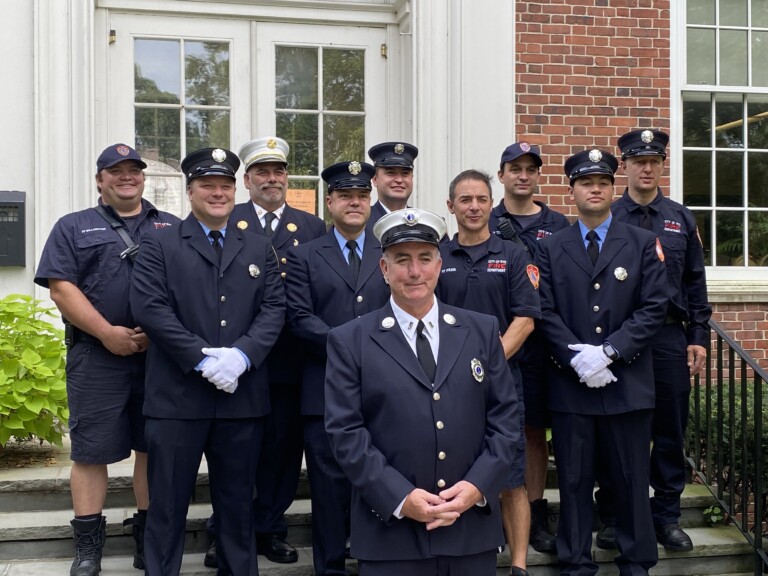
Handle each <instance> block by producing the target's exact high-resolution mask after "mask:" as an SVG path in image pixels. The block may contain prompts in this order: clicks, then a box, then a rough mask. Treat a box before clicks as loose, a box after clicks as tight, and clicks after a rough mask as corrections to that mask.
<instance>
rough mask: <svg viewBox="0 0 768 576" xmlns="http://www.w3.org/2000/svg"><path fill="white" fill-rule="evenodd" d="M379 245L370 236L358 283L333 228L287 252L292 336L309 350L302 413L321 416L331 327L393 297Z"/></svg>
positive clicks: (289, 318)
mask: <svg viewBox="0 0 768 576" xmlns="http://www.w3.org/2000/svg"><path fill="white" fill-rule="evenodd" d="M379 260H381V244H380V243H379V241H378V240H376V238H375V236H374V235H373V234H372V233H370V232H366V234H365V244H364V246H363V258H362V262H361V264H360V272H359V275H358V277H357V282H354V281H353V280H352V276H351V272H350V269H349V263H348V262H347V261H346V260H345V259H344V255H343V254H342V252H341V249H340V248H339V243H338V242H337V241H336V236H335V235H334V232H333V229H331V230H330V231H329V232H328V234H326V235H325V236H323V237H321V238H318V239H316V240H313V241H312V242H309V243H308V244H303V245H300V246H296V247H295V248H291V249H290V250H289V252H288V272H287V277H286V302H287V306H288V325H289V328H290V330H291V332H292V333H293V334H294V335H295V336H296V337H297V338H299V339H300V340H301V341H302V342H303V344H304V346H305V347H306V352H307V358H306V364H305V366H304V375H303V377H302V389H301V413H302V414H303V415H305V416H322V415H323V413H324V407H325V402H324V400H323V383H324V382H325V362H326V343H327V338H328V332H329V331H330V329H331V328H334V327H336V326H340V325H342V324H344V323H345V322H349V321H350V320H353V319H354V318H357V317H358V316H362V315H363V314H366V313H368V312H370V311H372V310H378V309H379V308H381V307H382V306H383V305H384V303H385V302H386V301H387V299H388V298H389V294H390V292H389V286H388V285H387V284H386V283H385V282H384V276H383V275H382V274H381V269H380V268H379Z"/></svg>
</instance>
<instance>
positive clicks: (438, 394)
mask: <svg viewBox="0 0 768 576" xmlns="http://www.w3.org/2000/svg"><path fill="white" fill-rule="evenodd" d="M432 400H434V401H435V402H437V401H438V400H440V392H435V393H434V394H432Z"/></svg>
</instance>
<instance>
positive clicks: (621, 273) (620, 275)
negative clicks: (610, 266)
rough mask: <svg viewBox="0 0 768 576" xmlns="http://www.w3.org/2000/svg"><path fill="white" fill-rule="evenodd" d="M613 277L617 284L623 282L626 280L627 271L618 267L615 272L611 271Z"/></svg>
mask: <svg viewBox="0 0 768 576" xmlns="http://www.w3.org/2000/svg"><path fill="white" fill-rule="evenodd" d="M613 275H614V276H616V280H618V281H619V282H624V280H626V279H627V271H626V269H625V268H622V267H621V266H619V267H618V268H616V270H614V271H613Z"/></svg>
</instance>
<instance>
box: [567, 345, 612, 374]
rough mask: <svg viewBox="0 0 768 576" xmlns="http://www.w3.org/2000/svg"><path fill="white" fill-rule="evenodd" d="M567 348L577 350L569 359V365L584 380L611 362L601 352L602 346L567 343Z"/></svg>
mask: <svg viewBox="0 0 768 576" xmlns="http://www.w3.org/2000/svg"><path fill="white" fill-rule="evenodd" d="M568 348H569V349H570V350H573V351H575V352H578V354H576V356H574V357H573V358H572V359H571V366H572V367H573V369H574V370H576V373H577V374H578V375H579V378H582V382H584V381H585V380H584V379H586V378H589V377H590V376H593V375H594V374H596V373H597V372H599V371H600V370H602V369H603V368H606V367H608V365H609V364H610V363H611V362H613V360H611V359H610V358H608V356H607V355H606V354H605V352H603V347H602V346H594V345H592V344H568Z"/></svg>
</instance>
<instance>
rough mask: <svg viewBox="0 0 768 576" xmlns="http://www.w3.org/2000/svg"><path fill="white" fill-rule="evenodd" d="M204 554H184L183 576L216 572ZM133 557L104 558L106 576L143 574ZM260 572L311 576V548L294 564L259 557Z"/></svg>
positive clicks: (37, 574)
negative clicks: (205, 564) (207, 563)
mask: <svg viewBox="0 0 768 576" xmlns="http://www.w3.org/2000/svg"><path fill="white" fill-rule="evenodd" d="M203 556H204V554H184V560H183V561H182V565H181V572H180V576H212V575H215V574H216V570H215V569H214V568H206V567H205V566H203ZM132 563H133V557H132V556H110V557H104V559H103V560H102V562H101V573H102V574H103V575H104V576H106V575H109V576H140V575H141V574H143V572H140V571H138V570H136V569H135V568H133V564H132ZM71 564H72V559H71V558H50V559H44V560H18V561H11V562H8V563H7V566H6V567H5V570H2V568H3V563H2V562H0V574H2V575H3V576H60V575H61V574H67V573H69V567H70V566H71ZM259 573H260V574H263V575H265V576H311V575H312V574H313V573H314V569H313V565H312V550H311V549H309V548H300V549H299V560H298V561H297V562H294V563H293V564H276V563H274V562H270V561H269V560H267V559H266V558H264V557H263V556H259Z"/></svg>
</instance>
